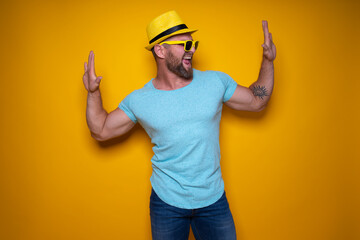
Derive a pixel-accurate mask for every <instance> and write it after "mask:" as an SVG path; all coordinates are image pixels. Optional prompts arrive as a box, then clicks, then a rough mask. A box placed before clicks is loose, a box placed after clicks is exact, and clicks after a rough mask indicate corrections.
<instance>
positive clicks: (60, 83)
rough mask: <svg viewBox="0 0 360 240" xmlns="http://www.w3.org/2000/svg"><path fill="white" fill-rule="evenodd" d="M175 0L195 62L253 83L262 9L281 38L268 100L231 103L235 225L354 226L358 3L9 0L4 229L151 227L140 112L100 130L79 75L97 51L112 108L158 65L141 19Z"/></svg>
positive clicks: (358, 233)
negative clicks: (119, 130) (95, 133)
mask: <svg viewBox="0 0 360 240" xmlns="http://www.w3.org/2000/svg"><path fill="white" fill-rule="evenodd" d="M173 9H174V10H176V11H177V12H178V13H179V14H180V16H181V17H182V19H183V20H184V21H185V23H186V24H187V25H188V26H189V27H191V28H198V29H199V31H198V32H197V33H195V34H194V35H193V36H194V38H195V39H197V40H200V47H199V49H198V51H197V52H196V55H195V59H194V66H195V68H197V69H200V70H219V71H223V72H226V73H228V74H229V75H230V76H232V77H233V78H234V79H235V80H236V81H237V82H238V83H239V84H241V85H244V86H249V85H250V84H251V83H252V82H254V81H255V80H256V79H257V76H258V72H259V68H260V62H261V54H262V48H261V44H262V43H263V33H262V27H261V20H263V19H266V20H268V21H269V30H270V32H271V33H272V34H273V39H274V42H275V44H276V47H277V51H278V54H277V59H276V60H275V87H274V92H273V96H272V98H271V101H270V103H269V105H268V108H267V109H266V110H265V111H263V112H260V113H246V112H236V111H233V110H231V109H229V108H227V107H224V110H223V118H222V122H221V128H220V129H221V130H220V131H221V132H220V144H221V151H222V160H221V164H222V172H223V177H224V180H225V188H226V191H227V196H228V200H229V203H230V207H231V210H232V213H233V216H234V219H235V222H236V228H237V235H238V239H242V240H263V239H264V240H265V239H266V240H304V239H306V240H355V239H360V230H359V229H360V227H359V225H360V224H359V223H360V217H359V216H360V210H359V208H360V196H359V195H360V194H359V191H360V187H359V186H360V176H359V170H360V164H359V159H360V153H359V148H360V144H359V143H360V141H359V133H360V130H359V126H358V124H359V121H360V117H359V116H360V115H359V106H360V103H359V90H360V83H359V82H360V78H359V65H360V61H359V58H360V27H359V25H360V17H359V12H360V4H359V1H346V0H345V1H325V0H316V1H310V0H307V1H301V3H300V1H293V2H292V1H287V0H274V1H264V0H261V1H254V2H251V1H205V0H200V1H157V0H153V1H136V0H134V1H115V0H103V1H93V0H92V1H66V0H62V1H60V0H59V1H39V0H34V1H24V0H15V1H14V0H12V1H10V0H5V1H1V3H0V23H1V29H0V30H1V31H0V34H1V40H0V67H1V76H0V83H1V84H0V89H1V90H0V91H1V94H0V104H1V105H0V106H1V120H0V126H1V129H0V131H1V135H0V136H1V138H0V141H1V144H0V151H1V152H0V158H1V160H0V181H1V182H0V239H4V240H7V239H11V240H13V239H14V240H15V239H21V240H23V239H24V240H32V239H36V240H42V239H77V240H79V239H87V240H89V239H104V240H110V239H150V238H151V231H150V218H149V196H150V190H151V186H150V181H149V178H150V176H151V162H150V158H151V156H152V150H151V147H152V145H151V143H150V139H149V137H148V136H147V135H146V133H145V131H144V130H143V129H142V128H141V127H140V126H139V125H137V126H136V127H135V128H134V130H133V131H132V132H131V134H128V135H126V136H125V137H122V138H120V139H115V140H112V141H110V142H107V143H103V144H99V143H98V142H96V141H95V140H94V139H92V138H91V136H90V134H89V130H88V129H87V125H86V119H85V108H86V94H87V92H86V90H85V88H84V86H83V83H82V75H83V71H84V70H83V65H84V62H85V61H87V58H88V54H89V52H90V50H93V51H94V53H95V69H96V73H97V74H98V75H99V76H103V80H102V83H101V91H102V94H103V101H104V107H105V109H107V110H108V111H111V110H113V109H115V108H116V107H117V105H118V103H119V102H120V101H121V100H122V99H123V98H124V97H125V96H126V95H127V94H129V93H130V92H131V91H133V90H134V89H137V88H141V87H142V86H143V85H144V84H145V83H146V82H147V81H149V80H150V78H151V77H154V76H155V74H156V69H155V64H154V61H153V57H152V55H151V53H150V52H148V51H146V50H145V49H144V47H145V46H146V44H147V37H146V32H145V28H146V25H147V23H148V22H149V21H150V20H151V19H153V18H154V17H156V16H158V15H160V14H161V13H163V12H165V11H168V10H173ZM190 239H193V237H192V236H191V237H190Z"/></svg>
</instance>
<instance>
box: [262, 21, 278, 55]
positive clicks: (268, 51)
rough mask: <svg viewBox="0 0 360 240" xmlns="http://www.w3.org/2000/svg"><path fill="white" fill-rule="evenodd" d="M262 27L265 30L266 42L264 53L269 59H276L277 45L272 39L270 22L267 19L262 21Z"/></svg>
mask: <svg viewBox="0 0 360 240" xmlns="http://www.w3.org/2000/svg"><path fill="white" fill-rule="evenodd" d="M262 27H263V31H264V44H262V45H261V46H262V47H263V50H264V51H263V55H264V57H265V58H266V59H267V60H269V61H274V59H275V57H276V47H275V45H274V43H273V41H272V35H271V33H269V29H268V23H267V21H266V20H263V21H262Z"/></svg>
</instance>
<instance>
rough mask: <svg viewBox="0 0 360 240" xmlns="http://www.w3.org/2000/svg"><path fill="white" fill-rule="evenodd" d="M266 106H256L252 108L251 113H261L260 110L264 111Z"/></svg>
mask: <svg viewBox="0 0 360 240" xmlns="http://www.w3.org/2000/svg"><path fill="white" fill-rule="evenodd" d="M266 106H267V103H265V104H257V105H255V106H254V107H253V109H252V111H253V112H261V111H262V110H264V109H265V108H266Z"/></svg>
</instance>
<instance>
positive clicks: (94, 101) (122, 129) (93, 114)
mask: <svg viewBox="0 0 360 240" xmlns="http://www.w3.org/2000/svg"><path fill="white" fill-rule="evenodd" d="M84 68H85V72H84V76H83V82H84V85H85V88H86V90H87V91H88V96H87V106H86V121H87V124H88V127H89V129H90V132H91V136H92V137H94V138H95V139H96V140H98V141H105V140H108V139H110V138H114V137H117V136H120V135H123V134H125V133H126V132H128V131H129V130H130V129H131V128H132V127H134V125H135V123H134V122H133V121H131V119H130V118H129V117H128V116H127V115H126V114H125V112H124V111H122V110H121V109H120V108H116V109H115V110H114V111H112V112H111V113H107V112H106V110H105V109H104V108H103V105H102V99H101V93H100V89H99V85H100V81H101V79H102V77H100V76H99V77H97V76H96V74H95V63H94V53H93V51H90V54H89V60H88V63H86V62H85V65H84Z"/></svg>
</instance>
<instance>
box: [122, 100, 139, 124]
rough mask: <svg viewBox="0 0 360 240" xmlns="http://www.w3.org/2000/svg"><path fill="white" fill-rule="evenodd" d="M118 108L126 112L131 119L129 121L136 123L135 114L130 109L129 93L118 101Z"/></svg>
mask: <svg viewBox="0 0 360 240" xmlns="http://www.w3.org/2000/svg"><path fill="white" fill-rule="evenodd" d="M119 108H120V109H121V110H123V111H124V112H125V113H126V115H127V116H128V117H129V118H130V119H131V121H133V122H134V123H137V119H136V117H135V114H134V112H133V111H132V109H131V94H129V95H127V96H126V98H124V100H122V101H121V102H120V103H119Z"/></svg>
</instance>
